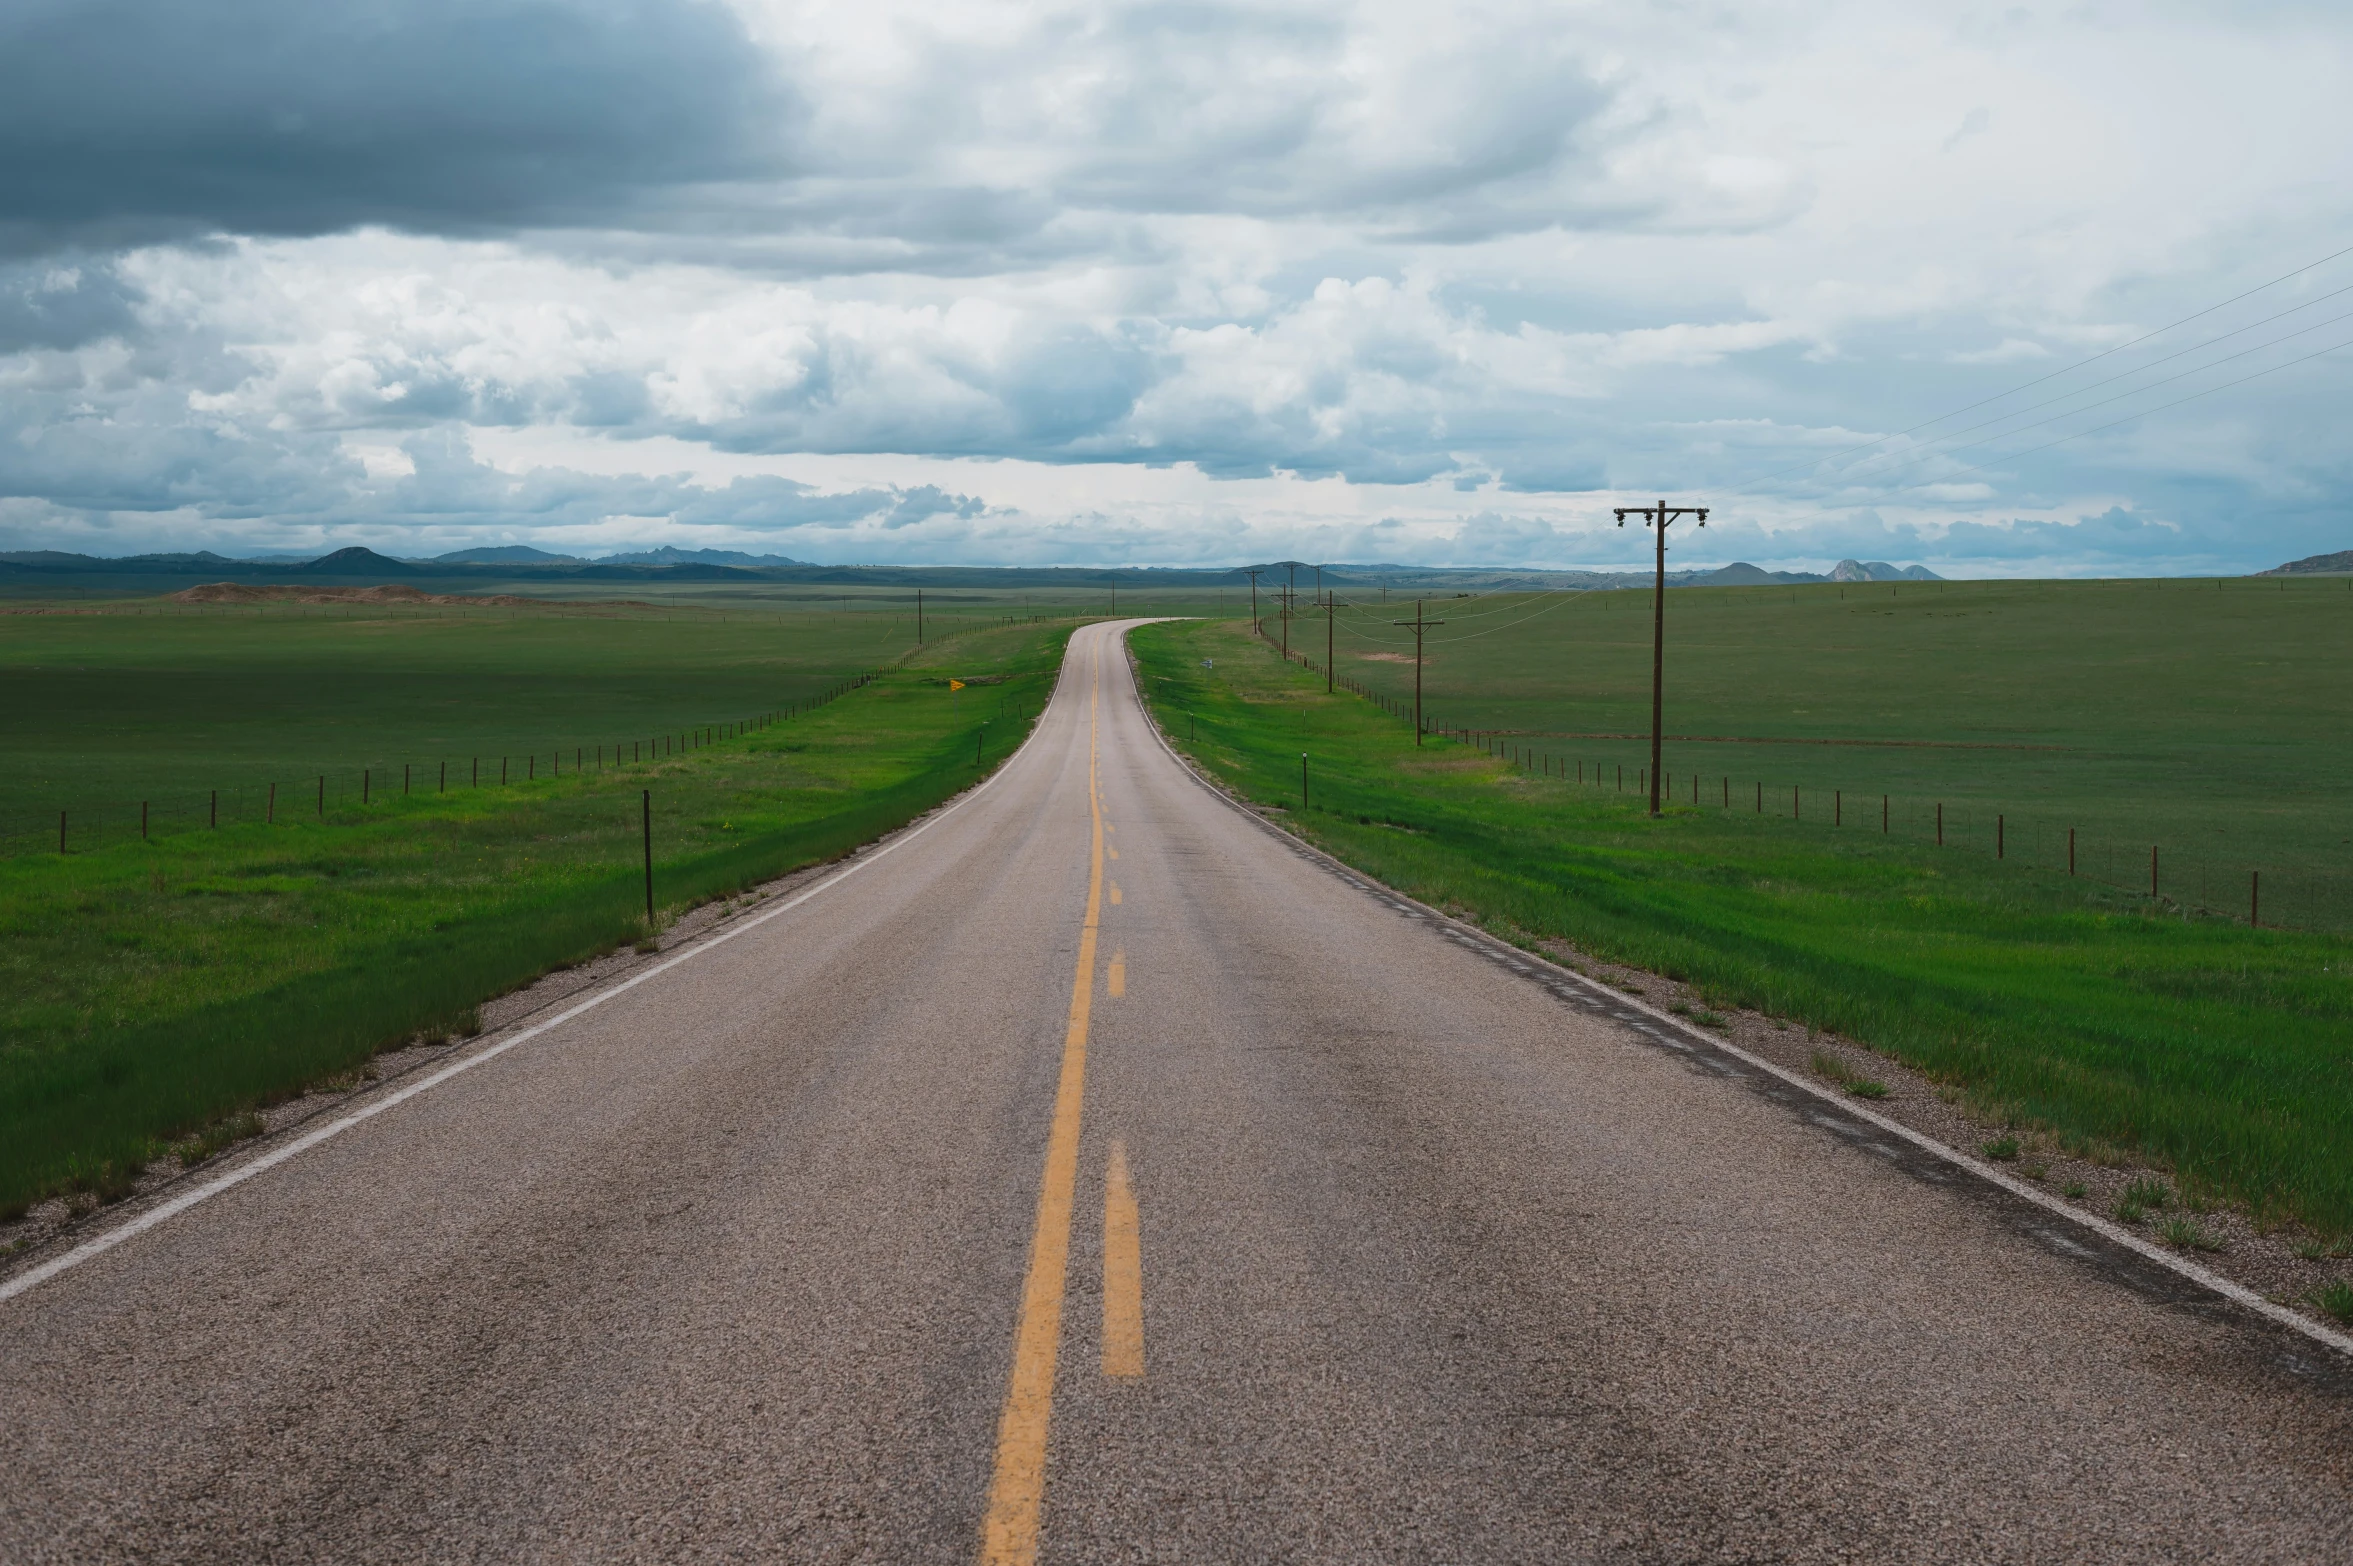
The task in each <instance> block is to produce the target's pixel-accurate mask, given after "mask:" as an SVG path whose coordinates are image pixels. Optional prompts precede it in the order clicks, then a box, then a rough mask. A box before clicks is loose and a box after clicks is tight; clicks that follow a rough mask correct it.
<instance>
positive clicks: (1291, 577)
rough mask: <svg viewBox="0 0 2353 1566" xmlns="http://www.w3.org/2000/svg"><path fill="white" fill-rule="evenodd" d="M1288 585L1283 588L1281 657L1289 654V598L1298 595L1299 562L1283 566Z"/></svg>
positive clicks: (1286, 656) (1287, 656)
mask: <svg viewBox="0 0 2353 1566" xmlns="http://www.w3.org/2000/svg"><path fill="white" fill-rule="evenodd" d="M1283 571H1284V573H1285V578H1286V580H1287V581H1288V583H1289V585H1288V586H1286V587H1285V588H1284V589H1283V657H1284V658H1285V659H1288V658H1289V657H1290V656H1291V600H1293V599H1294V598H1297V597H1298V596H1299V562H1298V561H1296V560H1294V561H1292V562H1291V563H1290V564H1289V565H1286V566H1284V567H1283Z"/></svg>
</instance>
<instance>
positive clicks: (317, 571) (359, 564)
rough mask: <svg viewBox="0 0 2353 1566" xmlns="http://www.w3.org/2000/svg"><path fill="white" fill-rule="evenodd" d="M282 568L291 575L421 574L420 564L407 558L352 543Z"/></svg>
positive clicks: (281, 567) (281, 568)
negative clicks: (396, 557) (329, 553)
mask: <svg viewBox="0 0 2353 1566" xmlns="http://www.w3.org/2000/svg"><path fill="white" fill-rule="evenodd" d="M279 569H280V570H281V571H284V572H285V573H286V574H288V575H290V576H292V575H302V576H415V575H417V574H418V567H416V566H413V565H410V564H409V563H408V562H407V561H406V560H395V559H393V558H392V557H391V556H390V555H380V554H378V553H376V552H375V551H374V550H373V549H368V548H364V547H362V546H361V545H358V544H353V545H352V546H351V547H350V548H348V549H338V550H336V551H335V552H334V553H333V554H331V555H321V556H319V558H318V559H316V560H312V561H309V562H307V563H305V564H302V565H288V566H280V567H279Z"/></svg>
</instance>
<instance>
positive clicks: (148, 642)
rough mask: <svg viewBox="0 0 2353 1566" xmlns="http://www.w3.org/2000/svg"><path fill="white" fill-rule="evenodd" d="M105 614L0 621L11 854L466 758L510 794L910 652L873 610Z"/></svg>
mask: <svg viewBox="0 0 2353 1566" xmlns="http://www.w3.org/2000/svg"><path fill="white" fill-rule="evenodd" d="M140 607H141V606H136V605H133V606H125V607H123V608H122V609H119V610H118V611H116V612H111V613H106V614H89V615H78V614H77V615H70V616H65V615H0V834H4V835H5V838H6V843H5V846H7V847H9V848H12V849H14V850H15V851H19V852H22V851H25V850H27V849H28V848H30V849H33V850H54V849H55V847H56V837H57V814H58V812H59V811H61V810H63V811H67V812H68V813H69V816H70V818H71V819H70V821H69V826H70V828H71V832H70V835H69V839H68V841H69V845H70V846H74V847H86V846H92V845H95V844H99V843H104V842H109V841H116V840H119V839H121V838H122V837H125V836H136V835H137V832H138V808H139V802H140V801H142V800H146V801H148V802H149V804H150V807H151V808H150V812H149V815H150V825H151V830H154V831H157V832H164V831H181V830H188V829H191V828H198V827H202V826H203V825H204V824H205V822H206V821H207V820H208V819H209V818H210V808H211V795H212V794H213V792H214V791H216V790H217V791H219V793H220V796H221V799H220V809H221V819H222V820H223V821H225V822H228V821H247V820H258V819H260V818H261V816H262V815H263V814H264V812H265V809H266V802H267V799H268V788H269V785H270V784H271V783H273V782H274V783H277V784H278V785H279V786H280V797H279V811H280V814H281V816H284V815H286V814H290V813H296V812H299V811H301V810H303V809H305V808H308V807H311V806H312V805H313V802H314V797H315V795H314V792H313V791H314V789H315V783H314V781H313V780H314V779H316V778H318V777H321V776H324V777H325V778H326V780H327V797H328V801H329V804H330V806H332V805H334V804H335V803H336V802H338V801H340V800H342V799H343V798H344V797H346V796H349V797H350V798H351V799H352V800H354V801H355V802H356V800H357V798H358V795H359V793H360V788H361V780H360V773H361V770H362V769H363V768H366V769H368V770H369V771H370V772H371V773H372V776H371V778H370V784H371V793H376V792H384V791H397V790H398V789H399V788H400V787H401V786H402V768H403V767H404V766H406V767H408V768H410V769H411V778H412V783H413V786H414V787H418V788H432V787H434V786H435V785H436V784H437V782H438V781H439V778H440V775H441V774H440V768H441V767H442V765H443V764H444V763H447V764H448V765H449V766H450V769H451V773H452V779H453V781H454V782H456V783H457V784H458V785H459V786H464V784H465V783H466V782H467V781H468V780H469V779H470V778H471V776H472V769H471V763H472V761H473V759H474V758H476V757H480V758H483V759H484V760H485V762H486V763H487V766H488V768H489V773H490V775H491V776H493V777H495V775H496V772H497V768H498V765H499V762H500V760H501V758H507V759H508V760H509V761H510V766H511V772H512V774H513V775H514V776H516V777H520V776H522V775H523V773H524V772H525V770H526V767H527V765H529V763H528V762H527V759H526V758H531V757H536V768H537V770H539V771H541V772H545V771H547V770H548V769H549V768H550V766H551V765H552V764H553V760H554V757H555V755H556V753H557V752H558V751H559V750H560V751H561V752H562V756H563V764H564V767H565V769H566V770H569V769H570V767H571V765H572V756H573V753H574V751H575V750H577V749H580V748H582V747H586V748H589V749H593V748H595V747H597V746H600V745H601V746H605V747H607V748H608V750H609V747H611V746H612V745H614V744H616V743H619V744H624V745H626V744H628V743H629V742H631V741H641V742H642V741H646V740H650V739H651V738H653V737H654V736H656V735H660V734H666V733H677V732H680V731H682V730H686V729H689V728H691V727H692V726H694V725H697V724H705V723H718V722H724V721H730V720H738V719H748V718H751V717H752V716H754V715H755V714H757V713H761V712H765V711H769V710H771V709H774V708H778V707H783V706H786V705H789V704H791V703H792V702H795V701H799V700H805V699H807V698H809V697H812V696H815V695H817V694H818V693H820V692H821V691H823V690H826V689H828V688H830V687H832V686H834V685H835V684H836V683H838V682H839V681H840V680H842V679H844V678H846V677H848V676H850V675H853V674H857V673H861V672H863V671H866V670H869V669H874V668H879V667H881V666H883V665H885V664H888V663H890V662H891V661H893V660H894V659H896V658H898V657H899V656H900V655H901V654H903V653H905V652H908V651H911V650H912V649H913V647H914V645H915V638H914V634H913V628H912V625H911V624H901V623H899V621H898V617H896V616H894V615H891V614H888V613H837V612H830V611H823V610H819V611H812V612H805V613H799V614H776V613H768V614H759V613H746V612H742V611H726V610H718V609H701V608H696V607H692V606H688V607H684V608H679V609H661V610H656V609H633V608H602V609H600V608H593V607H588V606H579V605H575V606H563V607H559V606H553V605H543V606H535V607H532V608H527V609H429V608H428V609H416V610H387V609H367V610H354V609H346V608H341V607H336V608H323V607H310V608H307V609H305V608H302V607H300V606H297V607H294V608H287V607H272V608H269V609H267V610H263V611H259V612H257V611H255V610H252V609H243V608H241V609H237V610H235V611H233V612H227V613H207V612H203V611H201V610H198V609H193V608H189V607H184V606H171V607H170V608H168V609H166V608H163V607H160V606H153V605H150V606H145V607H146V608H147V610H148V612H145V613H139V612H134V611H135V610H137V609H138V608H140Z"/></svg>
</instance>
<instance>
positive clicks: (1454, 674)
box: [1292, 578, 2353, 930]
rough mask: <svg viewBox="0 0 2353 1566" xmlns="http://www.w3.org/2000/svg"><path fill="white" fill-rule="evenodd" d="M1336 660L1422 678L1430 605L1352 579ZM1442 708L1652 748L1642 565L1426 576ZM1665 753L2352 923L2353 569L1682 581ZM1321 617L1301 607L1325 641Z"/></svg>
mask: <svg viewBox="0 0 2353 1566" xmlns="http://www.w3.org/2000/svg"><path fill="white" fill-rule="evenodd" d="M1341 597H1342V598H1343V599H1344V600H1349V601H1348V602H1344V603H1343V606H1342V609H1341V612H1340V617H1339V622H1338V625H1337V636H1336V637H1335V638H1334V640H1335V643H1336V650H1337V653H1338V663H1339V668H1340V672H1342V673H1343V674H1345V675H1347V676H1349V677H1350V678H1352V679H1356V680H1358V681H1360V682H1362V683H1363V684H1365V685H1366V686H1367V687H1368V688H1371V689H1373V690H1377V691H1379V692H1381V693H1383V694H1385V695H1387V696H1390V697H1392V698H1398V699H1410V697H1411V695H1412V690H1413V668H1412V659H1411V654H1412V652H1413V639H1412V636H1411V633H1409V632H1407V631H1403V630H1400V629H1397V628H1396V627H1394V626H1392V625H1391V624H1390V623H1389V622H1390V621H1392V620H1395V619H1400V618H1405V617H1408V616H1410V615H1411V614H1412V612H1413V604H1412V602H1411V601H1410V599H1409V598H1407V597H1405V596H1402V595H1398V594H1394V593H1393V594H1391V595H1390V599H1389V601H1388V602H1387V603H1383V602H1380V601H1379V599H1378V595H1377V594H1370V593H1367V592H1365V591H1363V590H1362V589H1344V590H1343V591H1342V593H1341ZM1427 607H1428V611H1429V614H1430V616H1431V618H1433V619H1441V620H1445V621H1446V622H1447V624H1446V625H1445V626H1444V627H1442V628H1440V629H1438V630H1434V631H1431V632H1430V633H1428V654H1429V657H1428V663H1427V666H1426V667H1425V669H1424V680H1425V688H1426V693H1427V694H1426V710H1427V711H1428V712H1429V713H1430V714H1431V715H1433V716H1434V717H1435V718H1436V720H1437V721H1438V722H1439V723H1441V724H1443V725H1445V726H1446V727H1449V728H1467V729H1474V730H1486V731H1491V732H1494V733H1497V734H1499V735H1500V736H1502V737H1503V739H1504V741H1505V742H1506V743H1510V744H1518V745H1522V746H1525V747H1528V748H1532V749H1534V750H1536V751H1538V752H1540V753H1543V754H1545V755H1549V756H1554V757H1560V758H1564V759H1567V760H1569V762H1570V764H1571V766H1572V769H1573V768H1574V766H1575V764H1576V763H1577V762H1579V761H1582V762H1583V763H1584V764H1585V769H1586V772H1587V775H1588V776H1590V775H1591V774H1592V772H1593V770H1594V769H1595V768H1596V767H1602V768H1606V769H1607V770H1608V773H1609V775H1610V776H1611V777H1612V778H1613V779H1614V778H1615V775H1616V769H1617V768H1618V767H1620V766H1623V767H1624V768H1625V770H1626V777H1627V780H1628V786H1629V787H1632V785H1633V781H1634V779H1635V776H1636V773H1637V770H1638V769H1640V768H1644V767H1647V765H1648V764H1649V760H1650V757H1649V743H1648V736H1649V733H1650V651H1651V648H1650V621H1651V604H1650V595H1649V594H1648V593H1632V592H1615V593H1592V594H1582V595H1570V596H1566V597H1559V596H1556V597H1551V598H1538V597H1536V596H1534V595H1528V594H1503V595H1494V596H1489V597H1481V598H1476V599H1438V598H1433V599H1430V600H1428V605H1427ZM1667 631H1668V642H1667V679H1668V704H1667V717H1666V728H1667V733H1668V735H1669V736H1670V737H1669V740H1668V743H1667V746H1666V755H1665V763H1664V770H1665V771H1666V772H1667V774H1668V775H1669V776H1670V778H1672V779H1673V780H1674V782H1675V785H1676V788H1677V791H1678V792H1679V793H1680V794H1681V795H1682V797H1683V798H1684V799H1685V800H1686V801H1687V802H1688V801H1689V799H1690V795H1691V780H1692V778H1693V777H1694V776H1695V775H1696V776H1698V777H1699V778H1701V779H1702V793H1701V797H1702V799H1703V800H1705V799H1714V800H1716V801H1718V802H1720V801H1721V800H1722V798H1723V794H1724V787H1725V784H1724V780H1725V779H1727V778H1729V780H1730V791H1731V794H1732V800H1733V803H1734V805H1735V806H1738V807H1741V808H1746V809H1750V810H1752V811H1753V810H1754V808H1755V802H1756V792H1755V790H1756V786H1757V784H1759V783H1762V784H1763V785H1764V809H1765V811H1766V812H1767V813H1773V812H1775V811H1778V812H1779V813H1780V814H1782V815H1785V816H1786V815H1788V814H1789V812H1790V810H1791V808H1792V803H1793V800H1792V793H1791V791H1792V789H1793V788H1795V789H1797V790H1799V791H1800V793H1799V798H1798V803H1800V804H1801V805H1802V807H1803V809H1804V812H1805V815H1806V818H1807V819H1808V820H1812V821H1816V822H1818V823H1819V824H1820V825H1821V826H1822V827H1823V828H1824V829H1825V830H1826V829H1827V828H1828V826H1829V822H1830V814H1831V807H1832V795H1833V791H1834V790H1842V791H1843V792H1844V794H1845V799H1844V806H1845V817H1846V823H1847V825H1849V826H1853V825H1855V824H1856V823H1857V820H1858V818H1861V819H1862V820H1864V821H1866V822H1867V823H1868V825H1869V827H1870V828H1871V829H1873V830H1876V829H1877V827H1878V824H1879V802H1880V796H1881V795H1882V794H1888V795H1892V796H1893V799H1892V801H1891V806H1892V808H1891V816H1892V820H1891V823H1890V824H1891V826H1892V827H1893V830H1894V835H1897V836H1908V837H1909V838H1911V839H1912V840H1913V841H1915V842H1933V840H1934V836H1935V808H1936V805H1937V803H1938V802H1940V801H1941V802H1942V803H1943V805H1944V807H1945V833H1946V843H1947V845H1948V847H1952V848H1957V849H1964V850H1966V851H1968V852H1970V853H1976V854H1984V855H1989V856H1990V855H1991V854H1992V853H1993V851H1994V837H1995V831H1996V817H1997V816H2003V817H2006V818H2007V819H2006V821H2005V822H2003V823H2002V826H2003V831H2004V836H2005V839H2006V841H2005V843H2004V845H2003V846H2004V849H2005V851H2006V855H2007V857H2008V858H2009V859H2010V860H2012V861H2015V862H2022V863H2026V864H2034V865H2041V866H2045V867H2054V868H2058V869H2062V870H2063V869H2064V868H2065V867H2066V857H2067V833H2068V829H2069V828H2070V827H2072V828H2075V829H2076V830H2077V855H2078V860H2079V868H2080V870H2081V872H2082V873H2083V874H2084V875H2087V876H2098V877H2100V878H2102V879H2105V880H2107V881H2109V882H2111V883H2113V884H2115V885H2118V886H2122V887H2127V888H2139V889H2142V890H2144V891H2145V890H2146V889H2147V886H2148V878H2149V850H2150V848H2151V847H2152V846H2156V847H2159V848H2160V849H2161V855H2160V883H2159V884H2160V889H2161V892H2162V893H2163V894H2164V895H2165V896H2167V897H2170V898H2174V899H2177V900H2182V901H2187V902H2190V903H2192V904H2195V905H2197V906H2201V907H2205V908H2211V909H2214V910H2216V911H2219V912H2235V913H2238V914H2240V915H2242V916H2244V915H2245V914H2246V912H2247V910H2248V893H2249V890H2250V881H2249V873H2250V872H2251V871H2260V872H2261V873H2262V888H2261V890H2262V909H2263V917H2264V919H2265V920H2266V922H2282V923H2294V924H2298V925H2305V926H2309V927H2315V928H2331V929H2338V930H2353V681H2348V680H2347V679H2346V678H2345V674H2344V671H2345V669H2346V667H2347V664H2348V662H2349V661H2353V591H2349V590H2348V586H2347V581H2346V579H2341V578H2315V579H2310V580H2289V581H2285V582H2284V583H2283V582H2281V581H2276V580H2248V579H2243V578H2242V579H2235V580H2230V581H2225V582H2214V581H2129V582H1946V583H1937V582H1926V583H1905V584H1902V585H1900V586H1898V585H1892V584H1886V583H1881V584H1875V585H1864V584H1858V585H1854V586H1847V587H1841V586H1835V585H1830V586H1808V587H1796V588H1683V589H1677V590H1675V591H1674V592H1671V593H1669V594H1668V595H1667ZM1324 640H1325V636H1324V627H1323V625H1322V623H1321V621H1320V619H1319V618H1316V617H1312V616H1306V617H1302V618H1301V619H1300V620H1299V621H1297V622H1295V623H1294V625H1293V627H1292V645H1293V649H1294V650H1295V651H1305V652H1307V653H1310V654H1311V655H1313V656H1314V657H1315V658H1316V659H1317V660H1318V661H1320V660H1321V659H1322V657H1323V652H1324Z"/></svg>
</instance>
